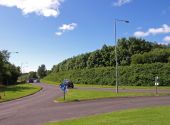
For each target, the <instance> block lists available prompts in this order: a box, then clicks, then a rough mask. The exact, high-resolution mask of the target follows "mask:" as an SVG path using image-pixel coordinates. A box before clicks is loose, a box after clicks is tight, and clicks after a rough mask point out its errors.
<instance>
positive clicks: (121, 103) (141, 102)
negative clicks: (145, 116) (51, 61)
mask: <svg viewBox="0 0 170 125" xmlns="http://www.w3.org/2000/svg"><path fill="white" fill-rule="evenodd" d="M37 85H40V86H42V87H43V89H42V90H41V91H40V92H38V93H36V94H34V95H31V96H28V97H24V98H22V99H18V100H14V101H10V102H4V103H0V125H43V124H44V123H47V122H50V121H59V120H64V119H70V118H77V117H83V116H88V115H94V114H100V113H106V112H113V111H118V110H123V109H129V108H141V107H147V106H161V105H170V96H166V97H125V98H123V97H121V98H109V99H97V100H90V101H80V102H70V103H56V102H54V99H56V98H57V97H60V96H62V91H61V90H60V89H59V88H58V87H57V86H54V85H46V84H41V83H38V84H37ZM122 91H123V90H122ZM136 91H137V90H136ZM140 91H141V90H140ZM166 92H167V90H166Z"/></svg>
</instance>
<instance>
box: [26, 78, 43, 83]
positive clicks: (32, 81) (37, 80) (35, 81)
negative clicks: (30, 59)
mask: <svg viewBox="0 0 170 125" xmlns="http://www.w3.org/2000/svg"><path fill="white" fill-rule="evenodd" d="M27 82H28V83H39V82H40V80H39V79H37V78H30V79H28V81H27Z"/></svg>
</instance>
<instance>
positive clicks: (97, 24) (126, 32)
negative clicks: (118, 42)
mask: <svg viewBox="0 0 170 125" xmlns="http://www.w3.org/2000/svg"><path fill="white" fill-rule="evenodd" d="M115 19H120V20H128V21H129V22H130V23H124V22H119V21H117V37H118V38H122V37H126V38H128V37H131V36H135V37H139V38H143V39H146V40H149V41H152V42H157V43H159V44H168V43H170V1H169V0H0V50H8V51H9V52H11V57H10V62H12V63H13V64H15V65H16V66H22V72H29V71H36V70H37V69H38V66H40V65H41V64H45V65H46V68H47V69H49V70H50V69H51V68H52V67H53V65H56V64H58V63H60V62H61V61H63V60H65V59H67V58H70V57H73V56H76V55H79V54H82V53H86V52H91V51H94V50H96V49H100V48H101V47H102V46H103V45H104V44H106V45H115V41H114V38H115V36H114V21H115ZM15 52H19V53H18V54H17V53H15Z"/></svg>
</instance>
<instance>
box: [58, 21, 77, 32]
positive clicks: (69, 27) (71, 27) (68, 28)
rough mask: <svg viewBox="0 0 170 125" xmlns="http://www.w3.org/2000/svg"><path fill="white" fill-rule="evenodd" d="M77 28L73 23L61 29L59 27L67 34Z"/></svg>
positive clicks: (64, 25)
mask: <svg viewBox="0 0 170 125" xmlns="http://www.w3.org/2000/svg"><path fill="white" fill-rule="evenodd" d="M76 27H77V24H76V23H71V24H63V25H62V26H61V27H59V30H61V31H63V32H65V31H69V30H74V29H75V28H76Z"/></svg>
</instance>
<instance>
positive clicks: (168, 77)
mask: <svg viewBox="0 0 170 125" xmlns="http://www.w3.org/2000/svg"><path fill="white" fill-rule="evenodd" d="M156 76H159V82H160V85H161V86H167V85H170V63H153V64H136V65H130V66H119V80H118V81H119V85H126V86H127V85H129V86H153V85H154V84H155V83H154V82H155V77H156ZM65 78H67V79H70V80H72V81H73V82H74V83H77V84H98V85H115V83H116V81H115V80H116V79H115V78H116V77H115V67H99V68H91V69H77V70H69V71H60V72H52V73H51V74H49V75H48V76H47V77H45V78H44V80H47V81H54V82H62V81H63V79H65Z"/></svg>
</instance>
